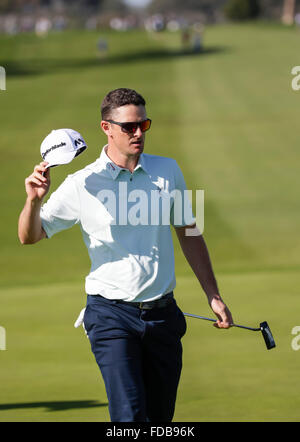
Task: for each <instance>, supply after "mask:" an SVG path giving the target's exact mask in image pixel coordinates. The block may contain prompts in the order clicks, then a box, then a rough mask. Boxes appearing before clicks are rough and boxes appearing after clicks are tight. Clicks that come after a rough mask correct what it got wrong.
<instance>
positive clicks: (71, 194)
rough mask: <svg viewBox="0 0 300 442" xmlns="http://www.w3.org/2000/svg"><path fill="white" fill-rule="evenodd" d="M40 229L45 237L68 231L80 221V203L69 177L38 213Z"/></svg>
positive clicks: (73, 183) (72, 181)
mask: <svg viewBox="0 0 300 442" xmlns="http://www.w3.org/2000/svg"><path fill="white" fill-rule="evenodd" d="M40 216H41V220H42V227H43V229H44V230H45V232H46V234H47V237H48V238H51V236H53V235H54V234H55V233H58V232H60V231H62V230H66V229H69V228H70V227H72V226H73V225H74V224H77V223H78V222H79V221H80V201H79V196H78V191H77V189H76V184H75V182H74V180H73V179H72V178H71V177H67V178H66V179H65V181H64V182H63V183H62V184H61V185H60V186H59V187H58V189H57V190H56V191H55V192H53V193H52V195H51V196H50V198H49V200H48V201H47V202H46V203H45V204H44V205H43V206H42V208H41V212H40Z"/></svg>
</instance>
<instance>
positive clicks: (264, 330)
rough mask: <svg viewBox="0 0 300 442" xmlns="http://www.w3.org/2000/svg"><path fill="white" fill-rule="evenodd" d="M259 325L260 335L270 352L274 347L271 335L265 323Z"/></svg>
mask: <svg viewBox="0 0 300 442" xmlns="http://www.w3.org/2000/svg"><path fill="white" fill-rule="evenodd" d="M259 325H260V330H261V332H262V335H263V337H264V340H265V343H266V346H267V349H268V350H271V348H274V347H276V345H275V341H274V338H273V335H272V333H271V330H270V327H269V326H268V323H267V322H266V321H265V322H261V323H260V324H259Z"/></svg>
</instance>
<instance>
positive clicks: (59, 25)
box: [53, 15, 67, 31]
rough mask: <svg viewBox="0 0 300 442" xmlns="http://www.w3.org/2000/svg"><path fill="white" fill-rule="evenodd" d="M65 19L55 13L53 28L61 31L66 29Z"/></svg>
mask: <svg viewBox="0 0 300 442" xmlns="http://www.w3.org/2000/svg"><path fill="white" fill-rule="evenodd" d="M66 26H67V24H66V20H65V18H64V16H63V15H57V16H55V17H54V19H53V29H54V31H63V30H64V29H66Z"/></svg>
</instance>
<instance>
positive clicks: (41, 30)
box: [35, 17, 52, 37]
mask: <svg viewBox="0 0 300 442" xmlns="http://www.w3.org/2000/svg"><path fill="white" fill-rule="evenodd" d="M51 27H52V23H51V21H50V19H49V18H47V17H41V18H39V19H38V20H37V21H36V23H35V33H36V35H37V36H38V37H45V36H46V35H47V34H48V32H49V31H50V29H51Z"/></svg>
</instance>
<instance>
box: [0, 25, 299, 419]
mask: <svg viewBox="0 0 300 442" xmlns="http://www.w3.org/2000/svg"><path fill="white" fill-rule="evenodd" d="M99 38H102V39H105V40H106V42H107V45H108V51H107V54H101V53H99V51H98V50H97V41H98V39H99ZM299 44H300V31H299V29H297V28H296V27H284V26H281V25H279V24H272V23H263V22H258V23H245V24H224V25H218V26H217V25H216V26H207V27H206V29H205V32H204V49H203V51H202V52H199V53H198V52H195V53H194V52H192V51H190V50H183V49H182V46H181V36H180V33H179V32H169V31H163V32H156V33H147V32H144V31H139V30H132V31H128V32H116V31H103V32H96V31H82V30H77V31H75V30H74V31H72V30H68V31H65V32H56V33H55V32H53V33H49V35H48V36H46V37H44V38H43V37H37V36H36V35H34V34H31V33H24V34H18V35H14V36H7V35H0V65H1V66H3V67H4V68H5V69H6V75H7V77H6V90H0V113H1V119H0V121H1V174H0V180H1V189H2V192H1V219H0V222H1V229H0V235H1V252H0V265H1V280H0V326H1V327H3V328H4V329H5V332H6V345H5V350H4V349H3V348H2V349H1V350H0V373H1V382H0V421H1V422H8V421H9V422H14V421H23V422H42V421H43V422H56V421H57V422H58V421H61V422H62V421H66V422H76V421H82V422H83V421H85V422H92V421H94V422H101V421H106V422H108V421H109V420H110V418H109V412H108V403H107V397H106V393H105V388H104V383H103V380H102V377H101V374H100V371H99V369H98V366H97V364H96V362H95V359H94V356H93V354H92V352H91V349H90V344H89V340H88V339H87V337H86V335H85V333H84V330H83V329H82V327H80V328H77V329H75V328H74V322H75V320H76V318H77V316H78V314H79V312H80V310H81V309H82V308H83V307H84V306H85V303H86V295H85V291H84V282H85V276H86V275H87V274H88V273H89V268H90V261H89V257H88V253H87V250H86V248H85V245H84V243H83V240H82V237H81V232H80V228H79V226H75V227H73V228H72V229H70V230H68V231H64V232H62V233H59V234H57V235H55V236H54V237H53V238H51V239H49V240H47V239H46V240H43V241H41V242H40V243H38V244H36V245H31V246H30V245H21V244H20V242H19V240H18V235H17V224H18V217H19V214H20V212H21V210H22V208H23V205H24V202H25V198H26V194H25V188H24V180H25V178H26V177H27V176H28V175H30V174H31V173H32V170H33V167H34V166H35V165H36V164H38V163H39V162H40V161H41V156H40V144H41V142H42V140H43V139H44V138H45V137H46V135H47V134H48V133H50V132H51V130H52V129H58V128H72V129H75V130H77V131H78V132H80V133H81V134H82V136H83V137H84V139H85V141H86V142H87V145H88V149H86V151H85V152H84V153H83V154H82V155H80V156H79V157H78V158H75V159H74V161H72V162H71V163H70V164H67V165H64V166H60V167H57V168H53V169H52V170H51V189H50V193H49V195H50V194H51V192H52V191H54V190H55V189H56V188H57V187H58V186H59V184H60V183H61V182H62V181H63V180H64V179H65V178H66V176H67V175H68V174H72V173H74V172H75V171H76V170H78V169H81V168H82V167H84V166H86V165H87V164H89V163H91V162H93V161H95V159H96V158H97V157H98V156H99V155H100V152H101V149H102V146H103V145H104V144H105V143H106V139H105V136H104V134H103V133H102V132H101V130H100V125H99V123H100V104H101V101H102V99H103V97H104V96H105V95H106V94H107V92H109V91H110V90H112V89H115V88H119V87H128V88H133V89H135V90H137V91H138V92H140V93H141V94H142V95H143V96H144V97H145V99H146V102H147V104H146V107H147V114H148V117H149V118H151V119H152V127H151V130H150V131H149V132H147V134H146V145H145V152H146V153H151V154H154V155H160V156H167V157H172V158H174V159H176V160H177V162H178V164H179V165H180V167H181V169H182V171H183V174H184V176H185V180H186V184H187V188H188V189H191V190H192V191H193V195H195V194H196V190H197V189H198V190H200V189H201V190H204V198H205V204H204V208H205V209H204V210H205V215H204V216H205V218H204V220H205V221H204V234H203V235H204V238H205V240H206V243H207V246H208V249H209V253H210V257H211V261H212V264H213V268H214V272H215V275H216V278H217V281H218V286H219V289H220V293H221V296H222V298H223V300H224V301H225V303H226V304H227V305H228V307H229V309H230V311H231V313H232V315H233V319H234V321H235V323H236V324H242V325H245V326H249V327H259V324H260V323H261V322H263V321H267V322H268V324H269V326H270V329H271V331H272V333H273V336H274V339H275V342H276V348H274V349H271V350H267V348H266V346H265V343H264V340H263V337H262V334H261V333H260V332H254V331H249V330H243V329H239V328H235V327H232V328H230V329H229V330H218V329H216V328H215V327H213V325H212V323H211V322H206V321H202V320H199V319H194V318H188V317H187V318H186V322H187V332H186V334H185V336H184V338H183V340H182V343H183V370H182V376H181V381H180V385H179V390H178V396H177V403H176V410H175V416H174V422H218V421H222V422H254V421H259V422H260V421H263V422H276V421H284V422H288V421H300V413H299V410H300V395H299V369H300V350H299V351H297V346H295V345H294V346H292V343H293V342H294V343H295V341H296V340H297V336H296V335H293V334H292V330H293V328H294V327H296V326H300V316H299V312H300V274H299V269H300V235H299V226H300V205H299V196H300V194H299V188H300V186H299V184H300V183H299V181H300V180H299V164H300V153H299V139H300V137H299V121H298V119H299V105H300V90H299V91H296V90H293V89H292V86H291V82H292V79H293V76H292V74H291V70H292V68H293V67H294V66H296V65H298V64H299ZM297 121H298V123H297ZM49 195H48V196H49ZM48 196H47V197H46V200H47V198H48ZM194 203H195V201H194ZM173 233H174V232H173ZM174 248H175V262H176V276H177V278H176V279H177V286H176V289H175V291H174V293H175V297H176V301H177V304H178V305H179V307H180V308H181V309H182V311H183V312H187V313H193V314H197V315H203V316H208V317H214V314H213V312H212V311H211V309H210V307H209V305H208V303H207V300H206V296H205V293H204V292H203V290H202V288H201V286H200V284H199V282H198V281H197V279H196V277H195V276H194V274H193V272H192V270H191V269H190V267H189V265H188V263H187V261H186V260H185V257H184V255H183V253H182V252H181V250H180V246H179V243H178V240H177V238H176V236H175V235H174ZM298 333H299V332H298ZM293 340H294V341H293ZM299 344H300V341H299ZM2 347H3V342H2Z"/></svg>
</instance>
